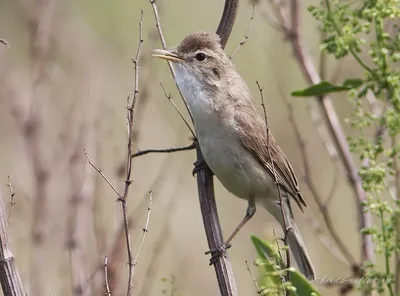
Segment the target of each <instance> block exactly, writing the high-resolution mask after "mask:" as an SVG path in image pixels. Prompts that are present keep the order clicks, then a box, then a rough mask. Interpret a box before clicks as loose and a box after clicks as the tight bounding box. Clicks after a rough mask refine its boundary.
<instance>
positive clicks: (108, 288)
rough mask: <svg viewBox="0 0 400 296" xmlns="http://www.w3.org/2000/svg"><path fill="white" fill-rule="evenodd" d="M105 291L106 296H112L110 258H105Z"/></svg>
mask: <svg viewBox="0 0 400 296" xmlns="http://www.w3.org/2000/svg"><path fill="white" fill-rule="evenodd" d="M104 290H105V291H106V292H105V295H106V296H111V292H110V286H109V285H108V258H107V256H105V257H104Z"/></svg>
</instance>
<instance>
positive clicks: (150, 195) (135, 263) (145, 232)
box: [133, 190, 153, 265]
mask: <svg viewBox="0 0 400 296" xmlns="http://www.w3.org/2000/svg"><path fill="white" fill-rule="evenodd" d="M152 202H153V192H152V191H151V190H150V192H149V206H148V207H147V218H146V224H145V226H144V227H143V228H142V231H143V232H142V237H141V238H140V243H139V248H138V250H137V252H136V255H135V258H134V259H133V264H134V265H137V261H138V258H139V254H140V250H141V249H142V246H143V243H144V239H145V238H146V234H147V232H148V231H149V221H150V213H151V204H152Z"/></svg>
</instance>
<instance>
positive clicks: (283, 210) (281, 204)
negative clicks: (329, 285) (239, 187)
mask: <svg viewBox="0 0 400 296" xmlns="http://www.w3.org/2000/svg"><path fill="white" fill-rule="evenodd" d="M256 84H257V87H258V91H259V92H260V97H261V106H262V109H263V113H264V121H265V128H266V132H267V151H268V154H269V155H268V157H269V159H270V161H271V165H272V170H273V173H274V178H275V184H276V189H277V192H278V196H279V205H280V208H281V214H282V221H283V228H284V229H283V230H284V239H283V243H284V245H285V250H286V266H285V267H286V268H289V267H290V255H289V248H288V242H287V238H288V234H289V231H293V229H292V227H291V226H289V225H290V224H288V222H290V221H286V217H287V215H286V213H285V207H286V206H284V203H285V204H287V203H288V202H289V201H288V200H287V201H284V200H283V198H282V193H281V189H280V186H279V182H278V179H277V177H276V170H275V163H274V159H273V158H272V155H271V151H270V141H269V140H270V137H269V133H270V130H269V125H268V117H267V109H266V108H265V103H264V94H263V88H262V87H261V86H260V84H259V83H258V81H256ZM285 198H286V199H288V196H287V195H286V197H285ZM288 277H289V273H287V275H286V279H287V280H288V281H289V278H288Z"/></svg>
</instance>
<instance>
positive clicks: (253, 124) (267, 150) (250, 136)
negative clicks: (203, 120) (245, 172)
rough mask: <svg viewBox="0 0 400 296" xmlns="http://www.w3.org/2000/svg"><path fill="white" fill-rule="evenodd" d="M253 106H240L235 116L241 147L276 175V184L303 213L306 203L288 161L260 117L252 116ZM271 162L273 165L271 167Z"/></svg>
mask: <svg viewBox="0 0 400 296" xmlns="http://www.w3.org/2000/svg"><path fill="white" fill-rule="evenodd" d="M254 113H256V111H255V110H254V107H253V106H244V105H241V106H240V115H239V114H237V115H236V116H235V121H236V123H237V127H238V129H239V134H240V140H241V143H242V145H243V146H244V147H245V148H246V149H247V150H249V151H250V152H251V153H252V154H253V155H254V157H255V158H256V159H257V160H258V161H259V163H260V164H261V165H262V166H263V167H264V168H266V169H268V170H269V171H270V172H271V174H272V175H274V174H275V175H276V181H277V183H278V184H279V185H280V186H282V187H283V188H284V189H285V190H286V191H287V192H288V193H289V194H290V195H291V196H292V197H293V199H294V200H295V201H296V203H297V205H298V206H299V208H300V209H301V210H302V211H303V206H304V207H307V205H306V202H305V200H304V198H303V196H302V194H301V193H300V189H299V183H298V181H297V178H296V176H295V174H294V171H293V168H292V166H291V165H290V163H289V161H288V159H287V158H286V156H285V154H284V153H283V151H282V149H281V148H280V147H279V146H278V144H277V143H276V141H275V138H274V137H273V135H272V133H271V132H270V131H269V130H268V134H267V128H266V124H265V122H264V120H262V118H261V116H259V115H257V116H254ZM271 158H272V160H273V163H274V165H273V166H272V161H271Z"/></svg>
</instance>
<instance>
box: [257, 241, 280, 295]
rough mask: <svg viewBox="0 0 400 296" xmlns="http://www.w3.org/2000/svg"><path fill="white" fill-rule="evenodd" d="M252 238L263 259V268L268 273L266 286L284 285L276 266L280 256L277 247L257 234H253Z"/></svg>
mask: <svg viewBox="0 0 400 296" xmlns="http://www.w3.org/2000/svg"><path fill="white" fill-rule="evenodd" d="M251 240H252V242H253V244H254V246H255V248H256V250H257V253H258V256H259V258H260V259H261V260H262V261H263V269H264V273H265V275H266V277H265V280H264V284H265V286H268V287H270V286H275V287H276V286H280V285H282V279H281V277H280V276H279V275H278V274H277V273H276V271H277V270H276V268H275V265H276V260H277V258H278V253H277V251H276V249H275V248H273V247H272V246H271V245H270V244H269V243H267V242H266V241H263V240H261V239H260V238H258V237H256V236H251Z"/></svg>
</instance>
